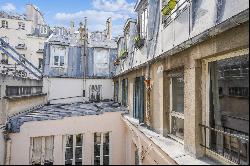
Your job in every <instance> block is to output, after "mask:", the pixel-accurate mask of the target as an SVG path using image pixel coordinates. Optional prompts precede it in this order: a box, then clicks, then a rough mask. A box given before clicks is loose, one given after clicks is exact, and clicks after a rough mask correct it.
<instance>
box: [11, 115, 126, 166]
mask: <svg viewBox="0 0 250 166" xmlns="http://www.w3.org/2000/svg"><path fill="white" fill-rule="evenodd" d="M124 127H125V126H124V124H123V122H122V120H121V113H120V112H112V113H111V112H110V113H104V114H101V115H98V116H95V115H91V116H83V117H70V118H65V119H62V120H50V121H40V122H38V121H35V122H26V123H24V124H23V125H22V126H21V130H20V133H15V134H10V138H11V142H12V145H11V161H10V164H23V165H27V164H29V148H30V137H39V136H54V164H63V163H64V161H63V155H64V154H63V152H62V149H63V147H62V145H63V142H62V137H63V135H66V134H84V139H83V140H84V141H83V151H84V152H83V155H84V156H83V160H84V164H93V161H92V159H93V143H94V142H93V140H94V137H93V134H94V132H111V135H110V148H111V151H110V155H111V164H118V165H120V164H124V163H125V151H124V149H125V135H124V134H125V128H124Z"/></svg>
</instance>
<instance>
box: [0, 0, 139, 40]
mask: <svg viewBox="0 0 250 166" xmlns="http://www.w3.org/2000/svg"><path fill="white" fill-rule="evenodd" d="M27 3H32V4H34V5H36V6H37V7H38V8H39V9H40V10H41V12H42V13H43V14H44V17H45V20H46V22H47V23H48V24H49V25H50V26H69V23H70V21H71V20H72V21H75V24H76V25H78V24H79V21H83V20H84V17H88V28H89V30H90V31H95V30H103V29H104V27H105V21H106V19H107V18H108V17H112V20H113V36H117V35H119V34H121V33H122V28H123V25H124V23H125V22H126V20H127V19H128V18H130V17H132V18H134V17H135V13H134V10H133V9H134V5H135V3H136V0H0V10H5V11H11V12H17V13H20V14H22V13H25V4H27Z"/></svg>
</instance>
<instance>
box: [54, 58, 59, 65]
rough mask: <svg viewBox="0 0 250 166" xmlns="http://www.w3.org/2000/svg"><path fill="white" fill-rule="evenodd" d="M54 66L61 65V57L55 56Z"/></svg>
mask: <svg viewBox="0 0 250 166" xmlns="http://www.w3.org/2000/svg"><path fill="white" fill-rule="evenodd" d="M54 65H56V66H58V65H59V56H54Z"/></svg>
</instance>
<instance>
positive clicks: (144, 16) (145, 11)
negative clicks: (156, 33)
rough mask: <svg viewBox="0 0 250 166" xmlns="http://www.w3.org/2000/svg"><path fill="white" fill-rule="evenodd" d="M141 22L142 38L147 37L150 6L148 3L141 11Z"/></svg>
mask: <svg viewBox="0 0 250 166" xmlns="http://www.w3.org/2000/svg"><path fill="white" fill-rule="evenodd" d="M139 23H140V36H141V37H142V38H146V37H147V33H148V6H147V5H146V7H144V8H143V10H141V12H140V13H139Z"/></svg>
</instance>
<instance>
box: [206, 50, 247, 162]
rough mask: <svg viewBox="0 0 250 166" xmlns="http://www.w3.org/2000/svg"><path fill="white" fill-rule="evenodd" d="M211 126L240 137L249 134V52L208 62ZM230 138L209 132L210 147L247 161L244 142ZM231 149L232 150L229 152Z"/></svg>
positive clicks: (233, 157)
mask: <svg viewBox="0 0 250 166" xmlns="http://www.w3.org/2000/svg"><path fill="white" fill-rule="evenodd" d="M209 72H210V96H209V98H210V110H209V111H210V112H209V113H210V121H209V122H210V126H211V127H212V128H216V129H218V130H222V131H226V132H228V133H232V134H235V135H238V136H242V137H248V136H249V55H243V56H237V57H232V58H227V59H222V60H218V61H215V62H211V63H209ZM239 140H240V139H239ZM239 140H234V138H233V137H229V136H226V135H224V136H223V135H222V134H218V133H217V132H211V133H210V140H209V141H210V144H209V148H211V149H213V150H215V151H216V152H218V153H222V152H223V154H224V155H225V156H227V155H232V156H231V158H232V160H234V159H237V158H238V154H237V153H238V152H240V156H241V157H240V160H241V163H243V161H244V162H246V161H247V156H248V153H247V145H246V144H245V145H244V143H243V141H242V142H241V141H239ZM228 149H230V150H231V151H233V152H230V151H228Z"/></svg>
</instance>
